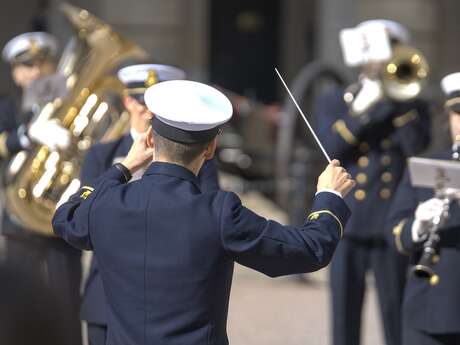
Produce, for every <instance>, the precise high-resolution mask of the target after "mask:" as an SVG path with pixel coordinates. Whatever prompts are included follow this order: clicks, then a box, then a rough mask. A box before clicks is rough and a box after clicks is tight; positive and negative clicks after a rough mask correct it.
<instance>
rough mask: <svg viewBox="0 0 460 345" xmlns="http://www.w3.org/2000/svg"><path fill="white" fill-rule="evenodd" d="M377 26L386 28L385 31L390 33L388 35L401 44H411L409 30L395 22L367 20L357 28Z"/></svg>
mask: <svg viewBox="0 0 460 345" xmlns="http://www.w3.org/2000/svg"><path fill="white" fill-rule="evenodd" d="M375 24H381V25H383V26H384V27H385V29H386V30H387V31H388V34H389V35H390V37H391V38H394V39H397V40H398V41H400V42H401V43H406V44H407V43H409V42H410V39H411V37H410V33H409V30H407V28H406V27H405V26H403V25H402V24H399V23H398V22H395V21H394V20H389V19H371V20H366V21H364V22H362V23H360V24H358V25H357V26H356V27H357V28H364V27H366V26H367V25H375Z"/></svg>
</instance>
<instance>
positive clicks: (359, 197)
mask: <svg viewBox="0 0 460 345" xmlns="http://www.w3.org/2000/svg"><path fill="white" fill-rule="evenodd" d="M355 199H356V200H359V201H362V200H364V199H366V192H365V191H364V190H362V189H358V190H357V191H356V192H355Z"/></svg>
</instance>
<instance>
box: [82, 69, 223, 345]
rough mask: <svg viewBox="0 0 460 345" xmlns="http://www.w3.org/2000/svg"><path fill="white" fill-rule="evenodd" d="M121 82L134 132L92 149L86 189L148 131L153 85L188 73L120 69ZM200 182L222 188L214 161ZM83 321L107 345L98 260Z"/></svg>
mask: <svg viewBox="0 0 460 345" xmlns="http://www.w3.org/2000/svg"><path fill="white" fill-rule="evenodd" d="M118 78H119V79H120V80H121V81H122V82H123V84H124V85H125V91H124V96H123V99H122V101H123V104H124V106H125V108H126V109H127V111H128V112H129V114H130V125H131V126H130V131H129V133H127V134H126V135H124V136H123V137H121V138H120V139H118V140H115V141H111V142H108V143H102V144H97V145H94V146H93V147H91V149H90V150H89V152H88V154H87V155H86V157H85V161H84V163H83V166H82V171H81V182H82V184H83V185H91V184H92V183H93V182H94V181H95V180H96V179H97V178H98V177H99V176H100V175H102V174H103V173H104V172H105V171H106V170H108V169H109V168H110V167H111V166H112V165H113V164H114V163H117V162H120V161H122V160H123V159H124V158H125V157H126V155H127V154H128V151H129V149H130V148H131V146H132V144H133V140H135V139H136V138H137V137H139V135H141V134H142V133H145V132H146V131H147V129H148V127H149V125H150V122H151V120H152V116H153V114H152V113H151V112H150V110H148V108H147V106H146V105H145V102H144V93H145V90H146V89H147V88H148V87H149V86H152V85H153V84H156V83H160V82H163V81H166V80H179V79H184V78H185V72H184V71H183V70H181V69H179V68H177V67H173V66H168V65H160V64H147V63H144V64H135V65H129V66H126V67H124V68H122V69H120V70H119V71H118ZM142 173H143V171H141V170H139V171H137V172H136V177H135V178H133V180H135V179H137V178H140V177H141V176H142ZM198 180H199V183H200V187H201V190H202V191H210V190H217V189H218V188H219V186H218V181H217V170H216V165H215V163H214V160H209V161H207V162H206V163H205V164H204V166H203V168H202V169H201V170H200V173H199V175H198ZM80 317H81V319H82V320H84V321H86V322H87V327H88V338H89V339H88V341H89V344H90V345H105V343H106V337H107V316H106V299H105V294H104V289H103V286H102V280H101V277H100V274H99V270H98V267H97V260H96V258H94V257H93V260H92V263H91V270H90V274H89V277H88V280H87V282H86V286H85V292H84V295H83V303H82V308H81V312H80Z"/></svg>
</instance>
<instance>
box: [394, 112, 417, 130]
mask: <svg viewBox="0 0 460 345" xmlns="http://www.w3.org/2000/svg"><path fill="white" fill-rule="evenodd" d="M416 119H418V112H417V110H414V109H413V110H411V111H409V112H407V113H405V114H404V115H401V116H398V117H395V118H394V119H393V125H394V126H395V127H403V126H405V125H407V124H408V123H409V122H411V121H414V120H416Z"/></svg>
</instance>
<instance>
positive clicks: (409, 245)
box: [393, 217, 423, 255]
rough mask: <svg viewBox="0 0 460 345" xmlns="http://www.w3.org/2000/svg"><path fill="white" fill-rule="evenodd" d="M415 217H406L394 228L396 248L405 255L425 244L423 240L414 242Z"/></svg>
mask: <svg viewBox="0 0 460 345" xmlns="http://www.w3.org/2000/svg"><path fill="white" fill-rule="evenodd" d="M413 222H414V218H413V217H410V218H405V219H403V220H401V221H400V222H399V223H398V224H397V225H396V226H395V227H394V228H393V236H394V240H395V245H396V249H397V250H398V252H400V253H401V254H403V255H410V254H411V253H412V252H413V251H416V250H418V249H420V248H421V247H422V246H423V241H422V242H414V241H413V239H412V224H413Z"/></svg>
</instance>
